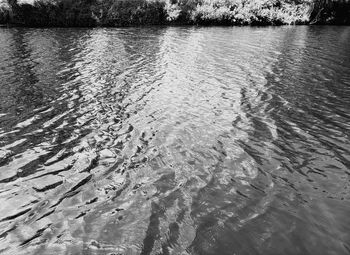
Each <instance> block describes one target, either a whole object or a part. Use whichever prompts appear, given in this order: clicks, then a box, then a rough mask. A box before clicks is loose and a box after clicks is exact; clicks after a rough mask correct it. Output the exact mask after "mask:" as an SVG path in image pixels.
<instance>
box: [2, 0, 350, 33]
mask: <svg viewBox="0 0 350 255" xmlns="http://www.w3.org/2000/svg"><path fill="white" fill-rule="evenodd" d="M317 1H319V2H317ZM320 1H322V0H294V1H290V0H118V1H114V0H89V1H87V0H57V1H47V0H36V1H35V2H34V3H31V4H28V3H21V4H20V3H18V2H17V0H11V1H10V0H0V26H1V27H139V26H203V27H205V26H281V25H350V2H349V3H347V2H337V1H333V2H331V4H327V5H324V4H322V3H321V2H320ZM1 3H2V4H1ZM4 3H5V4H4Z"/></svg>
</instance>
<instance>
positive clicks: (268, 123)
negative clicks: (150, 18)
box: [0, 27, 350, 254]
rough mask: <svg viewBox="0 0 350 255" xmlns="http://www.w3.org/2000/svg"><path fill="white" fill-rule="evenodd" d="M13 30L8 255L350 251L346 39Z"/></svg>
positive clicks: (1, 132) (311, 32)
mask: <svg viewBox="0 0 350 255" xmlns="http://www.w3.org/2000/svg"><path fill="white" fill-rule="evenodd" d="M0 33H1V36H0V38H1V40H0V44H1V47H2V48H3V49H4V50H3V51H2V52H1V53H0V54H1V55H0V56H1V57H2V59H3V61H2V62H1V63H0V81H1V84H2V85H1V86H0V90H1V94H0V100H1V103H0V137H1V154H0V199H1V203H2V204H3V206H2V207H1V209H0V212H1V213H0V215H1V218H0V230H1V231H0V247H1V250H0V253H4V254H24V253H29V254H53V253H56V254H280V253H288V254H315V253H327V254H331V253H332V252H333V253H334V254H346V252H348V251H349V246H350V244H349V241H348V240H349V228H348V226H349V225H350V224H349V222H348V221H349V220H348V217H347V215H348V213H349V205H350V204H349V196H348V192H347V190H348V189H349V178H348V177H349V172H348V168H349V166H350V162H349V156H350V148H349V145H348V143H347V141H348V138H349V130H350V128H349V124H348V122H349V117H350V116H349V105H350V104H349V103H350V102H349V101H350V98H349V96H348V95H349V93H348V92H349V83H348V81H349V78H350V72H349V70H350V68H349V67H350V66H349V63H350V62H349V61H348V60H349V56H350V55H349V54H350V51H349V50H350V49H349V45H348V44H347V40H348V39H349V35H350V32H349V29H348V28H346V27H333V28H329V27H322V28H321V27H280V28H194V27H187V28H130V29H92V30H90V29H40V30H39V29H32V30H31V29H29V30H28V29H3V30H1V31H0ZM337 35H340V37H339V38H340V39H339V40H338V36H337ZM344 38H345V39H344Z"/></svg>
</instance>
